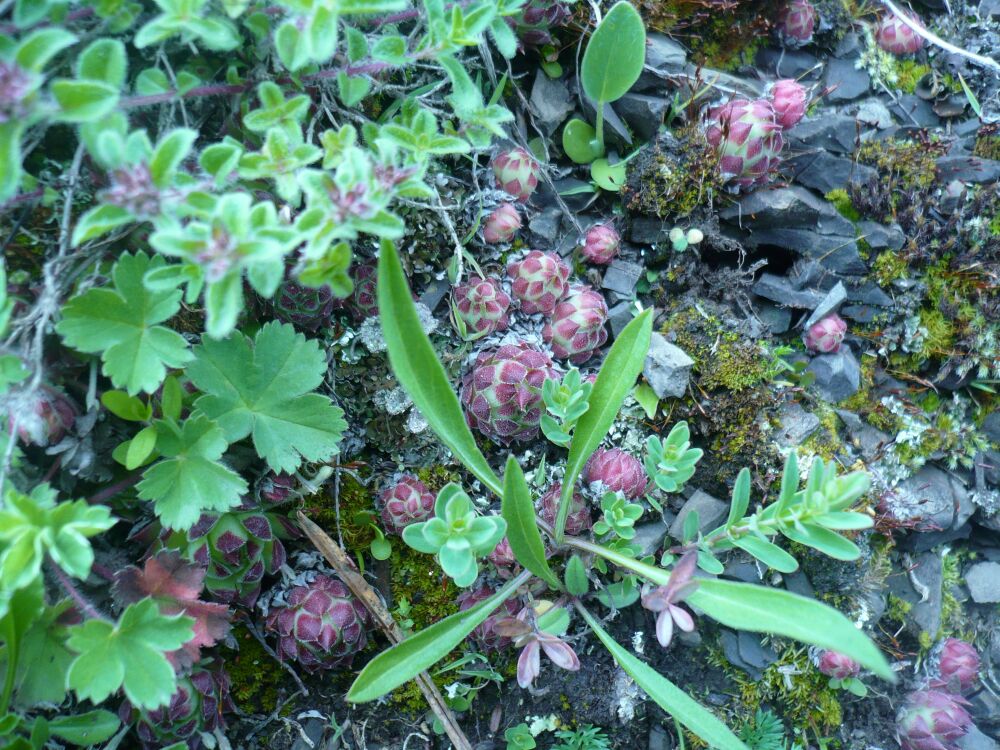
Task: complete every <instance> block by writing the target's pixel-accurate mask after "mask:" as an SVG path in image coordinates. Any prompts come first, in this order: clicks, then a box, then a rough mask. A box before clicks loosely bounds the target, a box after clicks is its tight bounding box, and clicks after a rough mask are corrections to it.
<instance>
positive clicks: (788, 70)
mask: <svg viewBox="0 0 1000 750" xmlns="http://www.w3.org/2000/svg"><path fill="white" fill-rule="evenodd" d="M818 62H819V58H817V57H816V55H813V54H810V53H808V52H806V51H805V50H792V49H776V48H774V47H765V48H762V49H760V50H758V52H757V59H756V63H757V67H758V68H760V70H761V71H763V72H764V73H767V74H768V75H772V76H774V77H775V78H795V79H799V78H802V77H803V76H804V77H805V78H806V79H810V78H813V79H815V78H816V77H817V76H818V73H819V71H820V70H822V68H821V67H819V68H818V67H817V63H818ZM810 71H812V72H811V73H810ZM806 73H810V75H805V74H806Z"/></svg>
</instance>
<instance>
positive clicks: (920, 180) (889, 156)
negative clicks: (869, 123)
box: [857, 140, 937, 190]
mask: <svg viewBox="0 0 1000 750" xmlns="http://www.w3.org/2000/svg"><path fill="white" fill-rule="evenodd" d="M857 160H858V161H859V162H861V163H862V164H868V165H870V166H873V167H875V168H877V169H878V170H879V173H880V177H881V179H882V181H883V184H884V185H885V186H886V187H888V188H890V189H901V190H914V189H917V188H919V189H927V188H929V187H930V186H931V185H932V184H933V183H934V180H935V179H937V164H936V161H935V153H934V149H932V148H929V147H928V146H927V145H925V144H923V143H918V142H916V141H906V140H885V141H877V140H870V141H865V142H864V143H862V144H861V146H860V147H859V148H858V151H857Z"/></svg>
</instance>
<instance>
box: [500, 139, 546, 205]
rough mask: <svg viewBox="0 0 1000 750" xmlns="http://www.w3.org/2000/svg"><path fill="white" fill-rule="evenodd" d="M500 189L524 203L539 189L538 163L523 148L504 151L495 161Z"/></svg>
mask: <svg viewBox="0 0 1000 750" xmlns="http://www.w3.org/2000/svg"><path fill="white" fill-rule="evenodd" d="M493 174H494V175H496V178H497V184H498V185H499V186H500V189H501V190H503V191H504V192H505V193H507V194H508V195H511V196H513V197H514V198H516V199H517V200H518V201H519V202H521V203H524V202H525V201H527V200H528V198H530V197H531V194H532V193H533V192H535V188H536V187H538V162H536V161H535V159H534V157H533V156H532V155H531V154H529V153H528V152H527V151H525V150H524V149H523V148H514V149H511V150H510V151H502V152H501V153H499V154H497V155H496V157H495V158H494V159H493Z"/></svg>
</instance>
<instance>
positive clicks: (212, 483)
mask: <svg viewBox="0 0 1000 750" xmlns="http://www.w3.org/2000/svg"><path fill="white" fill-rule="evenodd" d="M155 425H156V432H157V440H156V448H157V450H159V452H160V453H161V454H162V455H163V457H164V458H163V460H161V461H158V462H157V463H155V464H154V465H153V466H151V467H150V468H148V469H146V472H145V473H144V474H143V476H142V481H141V482H139V484H138V486H137V489H138V491H139V497H140V498H142V499H143V500H152V501H153V503H154V508H155V510H156V515H157V516H158V517H159V519H160V521H161V522H162V523H163V525H164V526H167V527H169V528H171V529H175V530H177V531H184V530H186V529H189V528H191V527H192V526H193V525H194V524H195V522H196V521H197V520H198V518H199V517H200V516H201V514H202V513H204V512H205V511H209V510H212V511H218V512H220V513H224V512H226V511H227V510H229V509H230V508H234V507H236V506H237V505H239V504H240V498H241V496H242V495H243V494H244V493H245V492H246V491H247V483H246V482H245V481H244V480H243V478H242V477H241V476H240V475H239V474H237V473H236V472H235V471H233V470H232V469H229V468H227V467H226V466H223V465H222V464H221V463H219V459H220V458H222V454H223V453H224V452H225V450H226V448H227V447H228V443H227V441H226V437H225V435H224V434H223V431H222V428H221V427H219V425H218V424H216V423H215V422H213V421H212V420H210V419H208V418H207V417H206V416H205V415H203V414H196V415H194V416H192V417H190V418H189V419H187V420H186V421H185V422H184V424H183V426H178V425H177V424H176V423H174V422H172V421H168V420H164V419H159V420H157V421H156V422H155Z"/></svg>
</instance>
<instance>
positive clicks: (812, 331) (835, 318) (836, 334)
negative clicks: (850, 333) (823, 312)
mask: <svg viewBox="0 0 1000 750" xmlns="http://www.w3.org/2000/svg"><path fill="white" fill-rule="evenodd" d="M846 334H847V323H845V322H844V319H843V318H841V317H840V316H839V315H837V314H836V313H832V314H830V315H827V316H826V317H825V318H823V319H822V320H819V321H817V322H815V323H813V324H812V325H811V326H810V327H809V330H808V331H806V333H805V336H804V337H803V339H802V340H803V341H804V342H805V345H806V349H808V350H809V351H811V352H815V353H817V354H833V353H835V352H837V351H839V350H840V345H841V344H842V343H844V336H845V335H846Z"/></svg>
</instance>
